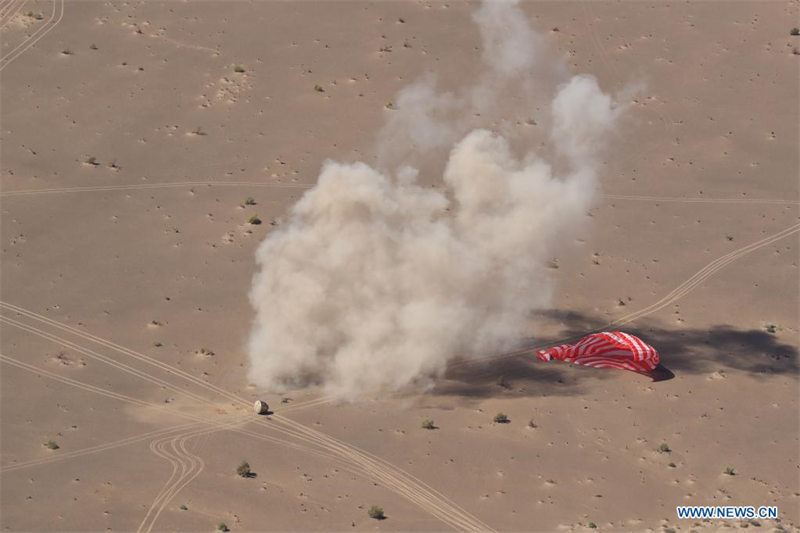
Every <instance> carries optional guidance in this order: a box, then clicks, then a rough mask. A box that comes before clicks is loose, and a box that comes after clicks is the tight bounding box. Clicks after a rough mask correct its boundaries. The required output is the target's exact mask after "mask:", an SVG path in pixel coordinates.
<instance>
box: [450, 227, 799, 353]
mask: <svg viewBox="0 0 800 533" xmlns="http://www.w3.org/2000/svg"><path fill="white" fill-rule="evenodd" d="M799 231H800V224H795V225H793V226H789V227H788V228H786V229H783V230H781V231H779V232H777V233H774V234H772V235H770V236H768V237H764V238H763V239H761V240H758V241H756V242H753V243H751V244H748V245H746V246H743V247H742V248H738V249H736V250H733V251H732V252H729V253H727V254H725V255H723V256H722V257H719V258H717V259H715V260H714V261H712V262H710V263H709V264H707V265H706V266H704V267H703V268H701V269H700V270H699V271H697V272H696V273H695V274H693V275H692V276H691V277H689V278H688V279H687V280H686V281H684V282H683V283H681V284H680V285H678V286H677V287H676V288H675V289H673V290H672V291H671V292H669V293H668V294H667V295H666V296H664V297H663V298H661V299H660V300H658V301H657V302H655V303H653V304H651V305H649V306H647V307H645V308H643V309H640V310H638V311H634V312H632V313H629V314H627V315H625V316H623V317H620V318H618V319H616V320H613V321H611V322H609V323H608V324H606V325H605V326H602V327H600V328H598V329H595V330H592V331H588V332H586V333H582V334H581V335H578V336H574V337H569V338H564V339H560V340H557V341H554V342H555V344H568V343H570V342H574V341H577V340H579V339H581V338H583V337H584V336H586V335H590V334H592V333H599V332H601V331H606V330H608V329H612V328H614V327H618V326H624V325H625V324H629V323H631V322H633V321H634V320H637V319H639V318H642V317H644V316H647V315H650V314H653V313H655V312H656V311H660V310H661V309H663V308H665V307H667V306H668V305H670V304H672V303H674V302H675V301H677V300H679V299H681V298H683V297H684V296H686V295H687V294H689V293H690V292H691V291H692V290H694V289H695V288H697V286H698V285H700V284H701V283H703V282H704V281H705V280H707V279H708V278H710V277H711V276H713V275H714V274H716V273H717V272H719V271H720V270H722V269H723V268H725V267H726V266H728V265H729V264H730V263H732V262H734V261H736V260H737V259H740V258H742V257H744V256H745V255H747V254H749V253H750V252H754V251H755V250H758V249H759V248H763V247H764V246H768V245H770V244H772V243H773V242H776V241H779V240H781V239H783V238H785V237H788V236H789V235H792V234H794V233H797V232H799ZM551 344H553V343H547V344H538V345H536V346H533V347H526V348H523V349H520V350H516V351H513V352H507V353H505V354H500V355H491V356H487V357H480V358H476V359H469V360H464V361H458V362H456V363H453V364H452V365H450V367H451V368H457V367H462V366H466V365H470V364H475V363H485V362H488V361H495V360H501V359H508V358H511V357H516V356H519V355H525V354H528V353H531V352H533V351H535V350H539V349H542V348H545V347H547V346H550V345H551Z"/></svg>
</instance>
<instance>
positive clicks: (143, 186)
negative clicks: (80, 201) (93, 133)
mask: <svg viewBox="0 0 800 533" xmlns="http://www.w3.org/2000/svg"><path fill="white" fill-rule="evenodd" d="M202 186H209V187H268V188H274V189H310V188H311V187H313V185H308V184H305V183H268V182H263V181H176V182H164V183H136V184H130V185H92V186H86V187H59V188H54V189H24V190H19V191H0V198H6V197H13V196H31V195H37V194H67V193H79V192H104V191H138V190H148V189H173V188H181V187H202Z"/></svg>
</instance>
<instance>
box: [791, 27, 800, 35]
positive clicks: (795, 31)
mask: <svg viewBox="0 0 800 533" xmlns="http://www.w3.org/2000/svg"><path fill="white" fill-rule="evenodd" d="M789 35H800V28H792V29H791V30H789Z"/></svg>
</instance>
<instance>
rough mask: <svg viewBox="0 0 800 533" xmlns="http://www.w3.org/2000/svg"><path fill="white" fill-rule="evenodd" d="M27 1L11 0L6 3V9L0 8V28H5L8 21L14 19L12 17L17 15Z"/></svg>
mask: <svg viewBox="0 0 800 533" xmlns="http://www.w3.org/2000/svg"><path fill="white" fill-rule="evenodd" d="M27 1H28V0H21V1H19V2H15V1H14V0H12V1H11V2H8V3H7V5H8V7H7V8H6V9H2V8H0V29H3V28H5V27H6V26H8V23H9V22H11V21H12V20H14V17H16V16H17V13H19V12H20V11H22V8H23V6H24V5H25V3H26V2H27ZM15 4H16V6H15ZM9 13H10V14H9Z"/></svg>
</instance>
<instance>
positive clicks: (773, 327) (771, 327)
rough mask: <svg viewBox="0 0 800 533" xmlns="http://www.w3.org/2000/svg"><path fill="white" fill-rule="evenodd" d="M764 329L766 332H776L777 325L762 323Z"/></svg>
mask: <svg viewBox="0 0 800 533" xmlns="http://www.w3.org/2000/svg"><path fill="white" fill-rule="evenodd" d="M764 330H765V331H766V332H767V333H772V334H773V335H774V334H775V333H777V332H778V326H776V325H775V324H764Z"/></svg>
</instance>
